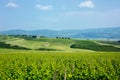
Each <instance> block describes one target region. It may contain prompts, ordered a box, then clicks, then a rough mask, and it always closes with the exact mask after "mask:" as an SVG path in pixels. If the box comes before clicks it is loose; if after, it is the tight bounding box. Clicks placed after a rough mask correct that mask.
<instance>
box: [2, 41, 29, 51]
mask: <svg viewBox="0 0 120 80" xmlns="http://www.w3.org/2000/svg"><path fill="white" fill-rule="evenodd" d="M0 48H8V49H18V50H19V49H20V50H30V49H29V48H25V47H20V46H17V45H14V46H13V45H10V44H6V43H5V42H0Z"/></svg>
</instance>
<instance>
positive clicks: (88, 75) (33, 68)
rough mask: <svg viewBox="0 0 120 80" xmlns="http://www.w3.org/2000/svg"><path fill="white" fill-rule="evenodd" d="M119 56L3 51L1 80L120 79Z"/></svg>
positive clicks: (88, 53)
mask: <svg viewBox="0 0 120 80" xmlns="http://www.w3.org/2000/svg"><path fill="white" fill-rule="evenodd" d="M119 57H120V53H119V52H110V53H107V52H83V53H82V52H59V51H58V52H53V51H52V52H49V51H45V52H41V51H33V50H32V51H26V50H21V51H20V50H8V49H0V65H1V66H0V79H1V80H5V79H10V80H11V79H12V80H13V79H20V80H21V79H29V80H31V79H34V80H36V79H41V80H45V79H46V80H51V79H54V80H59V79H61V80H63V79H68V80H71V79H116V80H119V79H120V76H119V75H120V58H119Z"/></svg>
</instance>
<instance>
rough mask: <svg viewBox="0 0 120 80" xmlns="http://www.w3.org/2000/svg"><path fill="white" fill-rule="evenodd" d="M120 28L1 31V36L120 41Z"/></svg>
mask: <svg viewBox="0 0 120 80" xmlns="http://www.w3.org/2000/svg"><path fill="white" fill-rule="evenodd" d="M119 31H120V27H115V28H97V29H84V30H61V31H55V30H33V31H26V30H8V31H0V34H6V35H37V36H46V37H52V38H55V37H56V36H60V37H71V38H87V39H88V38H90V39H91V38H94V39H96V38H102V39H120V33H119Z"/></svg>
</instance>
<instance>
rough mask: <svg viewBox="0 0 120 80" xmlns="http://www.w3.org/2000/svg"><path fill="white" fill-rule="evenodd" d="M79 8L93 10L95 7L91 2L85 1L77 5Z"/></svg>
mask: <svg viewBox="0 0 120 80" xmlns="http://www.w3.org/2000/svg"><path fill="white" fill-rule="evenodd" d="M79 7H87V8H94V7H95V5H94V3H93V2H92V1H91V0H87V1H84V2H81V3H80V4H79Z"/></svg>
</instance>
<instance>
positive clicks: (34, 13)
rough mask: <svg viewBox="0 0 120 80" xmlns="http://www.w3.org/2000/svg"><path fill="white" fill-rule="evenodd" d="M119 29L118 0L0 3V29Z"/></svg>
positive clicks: (2, 0)
mask: <svg viewBox="0 0 120 80" xmlns="http://www.w3.org/2000/svg"><path fill="white" fill-rule="evenodd" d="M119 26H120V0H0V30H11V29H23V30H38V29H51V30H63V29H88V28H103V27H119Z"/></svg>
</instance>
